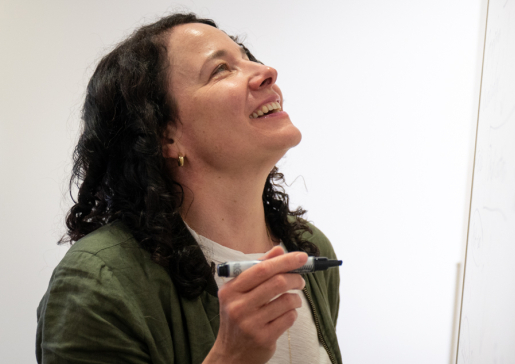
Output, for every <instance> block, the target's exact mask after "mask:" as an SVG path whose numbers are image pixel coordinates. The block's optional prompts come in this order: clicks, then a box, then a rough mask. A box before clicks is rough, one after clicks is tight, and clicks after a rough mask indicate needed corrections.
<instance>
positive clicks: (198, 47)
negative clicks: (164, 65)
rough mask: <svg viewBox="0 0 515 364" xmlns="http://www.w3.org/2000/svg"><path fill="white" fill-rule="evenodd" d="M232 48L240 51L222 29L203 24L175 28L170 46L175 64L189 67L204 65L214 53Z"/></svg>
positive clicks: (170, 52) (170, 39)
mask: <svg viewBox="0 0 515 364" xmlns="http://www.w3.org/2000/svg"><path fill="white" fill-rule="evenodd" d="M231 48H233V49H236V50H238V49H239V46H238V45H237V44H236V43H235V42H234V41H233V40H232V39H231V38H229V36H228V35H227V34H225V33H224V32H222V31H221V30H220V29H217V28H215V27H212V26H210V25H207V24H202V23H192V24H182V25H178V26H176V27H174V28H173V30H172V32H171V34H170V38H169V45H168V50H169V57H170V59H171V61H172V63H173V64H177V63H184V62H186V63H187V64H189V65H198V64H202V63H203V62H204V61H205V60H206V58H207V57H209V55H211V54H212V53H214V52H216V51H219V50H222V49H225V50H230V49H231ZM183 65H184V64H183Z"/></svg>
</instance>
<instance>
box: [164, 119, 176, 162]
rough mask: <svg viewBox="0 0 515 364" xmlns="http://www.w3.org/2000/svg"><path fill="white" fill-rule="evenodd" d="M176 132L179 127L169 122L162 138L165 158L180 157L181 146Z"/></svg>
mask: <svg viewBox="0 0 515 364" xmlns="http://www.w3.org/2000/svg"><path fill="white" fill-rule="evenodd" d="M176 134H177V128H176V127H175V126H172V125H171V124H168V125H167V126H166V129H165V131H164V133H163V137H162V139H161V147H162V148H161V149H162V152H163V157H164V158H173V159H177V158H178V157H179V146H178V145H177V142H176V140H175V139H174V138H175V135H176Z"/></svg>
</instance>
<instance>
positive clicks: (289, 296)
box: [260, 293, 302, 323]
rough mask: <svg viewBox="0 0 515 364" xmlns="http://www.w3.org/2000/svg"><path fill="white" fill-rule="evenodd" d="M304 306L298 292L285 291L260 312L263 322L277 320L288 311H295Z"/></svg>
mask: <svg viewBox="0 0 515 364" xmlns="http://www.w3.org/2000/svg"><path fill="white" fill-rule="evenodd" d="M301 306H302V300H301V299H300V296H299V294H297V293H284V294H282V295H280V296H279V297H277V298H276V299H275V300H273V301H270V302H269V303H268V304H266V305H265V306H264V307H263V309H262V310H261V312H260V315H261V319H262V320H263V321H262V322H266V323H270V322H272V321H274V320H277V318H279V317H280V316H282V315H284V314H285V313H287V312H288V311H292V310H293V311H295V310H296V309H297V308H300V307H301Z"/></svg>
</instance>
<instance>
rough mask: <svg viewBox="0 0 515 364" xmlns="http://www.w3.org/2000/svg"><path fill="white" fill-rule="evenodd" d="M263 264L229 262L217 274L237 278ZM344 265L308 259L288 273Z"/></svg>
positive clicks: (330, 261) (327, 260)
mask: <svg viewBox="0 0 515 364" xmlns="http://www.w3.org/2000/svg"><path fill="white" fill-rule="evenodd" d="M261 262H263V261H262V260H246V261H242V262H227V263H222V264H218V266H217V267H216V272H217V273H218V276H219V277H237V276H239V275H240V274H241V273H242V272H244V271H246V270H247V269H249V268H250V267H253V266H254V265H256V264H259V263H261ZM340 265H342V261H341V260H336V259H327V258H324V257H308V261H307V262H306V264H304V265H303V266H302V267H300V268H297V269H294V270H292V271H289V272H288V273H300V274H302V273H313V272H318V271H321V270H326V269H327V268H332V267H338V266H340Z"/></svg>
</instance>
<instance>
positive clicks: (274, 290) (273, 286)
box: [249, 273, 306, 307]
mask: <svg viewBox="0 0 515 364" xmlns="http://www.w3.org/2000/svg"><path fill="white" fill-rule="evenodd" d="M305 285H306V282H305V281H304V278H302V277H301V276H300V274H292V273H282V274H277V275H275V276H273V277H272V278H270V279H269V280H268V281H266V282H264V283H262V284H261V285H259V286H258V287H256V288H254V289H253V290H252V291H250V292H249V297H250V299H251V300H252V302H253V304H254V305H256V306H257V307H260V306H263V305H266V304H268V303H269V302H270V301H271V300H272V299H273V298H274V297H277V296H279V295H281V294H283V293H285V292H288V291H290V290H295V289H298V290H301V289H303V288H304V286H305Z"/></svg>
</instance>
